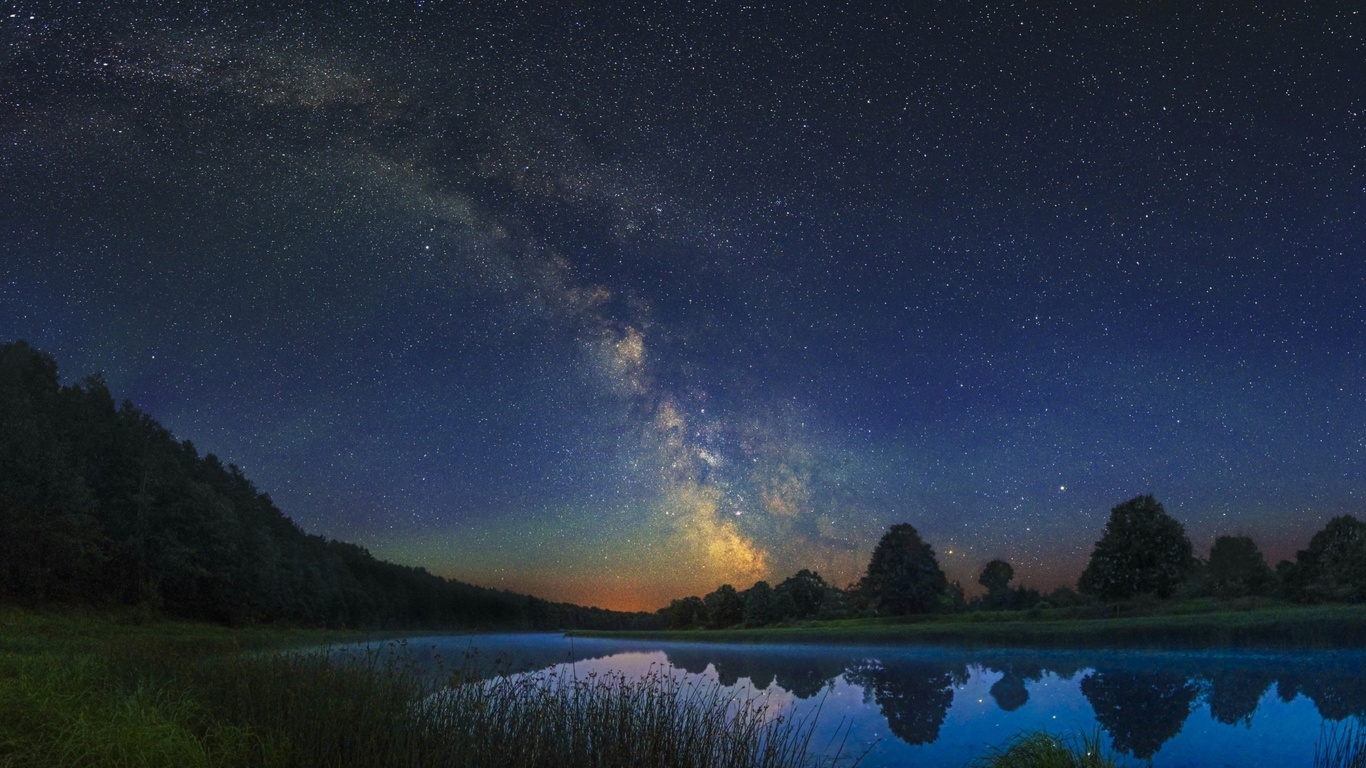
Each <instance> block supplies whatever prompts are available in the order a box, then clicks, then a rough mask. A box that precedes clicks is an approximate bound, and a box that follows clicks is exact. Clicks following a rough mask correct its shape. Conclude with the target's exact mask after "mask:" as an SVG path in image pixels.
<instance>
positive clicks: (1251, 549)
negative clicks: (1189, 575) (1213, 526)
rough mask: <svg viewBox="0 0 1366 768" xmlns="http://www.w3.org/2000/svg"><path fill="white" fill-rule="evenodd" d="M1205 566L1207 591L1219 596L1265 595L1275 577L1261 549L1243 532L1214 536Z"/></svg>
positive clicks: (1268, 591)
mask: <svg viewBox="0 0 1366 768" xmlns="http://www.w3.org/2000/svg"><path fill="white" fill-rule="evenodd" d="M1205 570H1206V576H1207V578H1208V579H1209V587H1210V591H1211V592H1212V593H1214V594H1215V595H1217V596H1219V597H1245V596H1247V595H1265V594H1268V593H1270V591H1271V587H1272V585H1273V584H1274V583H1275V578H1276V575H1275V574H1274V573H1272V572H1271V567H1270V566H1268V565H1267V564H1266V558H1264V557H1262V552H1261V550H1259V549H1257V545H1256V544H1255V543H1254V542H1253V541H1252V539H1250V538H1248V537H1247V536H1220V537H1219V538H1217V539H1215V540H1214V546H1212V547H1210V550H1209V563H1208V564H1207V565H1206V567H1205Z"/></svg>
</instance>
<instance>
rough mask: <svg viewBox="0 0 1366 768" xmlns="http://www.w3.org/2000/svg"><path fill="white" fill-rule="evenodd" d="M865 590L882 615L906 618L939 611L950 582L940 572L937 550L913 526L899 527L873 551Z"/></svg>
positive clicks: (894, 526)
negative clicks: (910, 615)
mask: <svg viewBox="0 0 1366 768" xmlns="http://www.w3.org/2000/svg"><path fill="white" fill-rule="evenodd" d="M862 588H863V589H865V590H866V591H867V593H868V595H869V597H870V599H871V600H872V601H873V604H874V605H875V606H876V607H877V609H878V611H879V612H881V613H883V614H889V615H896V616H904V615H907V614H911V613H925V612H928V611H933V610H936V609H938V608H940V607H941V606H942V605H943V604H944V602H945V600H946V598H947V595H948V589H949V580H948V579H947V578H946V577H945V576H944V572H943V571H941V570H940V569H939V561H938V560H936V559H935V556H934V549H932V548H931V547H930V545H929V544H926V543H925V542H924V541H922V540H921V539H920V534H919V533H917V532H916V530H915V528H913V527H912V526H911V525H909V524H908V523H899V524H897V525H893V526H892V527H891V529H890V530H888V531H887V533H886V534H884V535H883V536H882V540H881V541H879V542H878V543H877V546H876V547H875V548H874V549H873V557H872V559H871V560H870V561H869V562H868V572H867V575H865V576H864V577H863V585H862Z"/></svg>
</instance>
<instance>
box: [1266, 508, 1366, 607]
mask: <svg viewBox="0 0 1366 768" xmlns="http://www.w3.org/2000/svg"><path fill="white" fill-rule="evenodd" d="M1277 571H1278V572H1279V573H1280V574H1281V576H1282V578H1283V579H1284V580H1285V589H1286V593H1287V594H1288V595H1289V596H1290V597H1291V598H1293V599H1295V600H1300V601H1303V602H1327V601H1343V602H1360V601H1362V600H1366V523H1363V522H1361V521H1360V520H1357V519H1356V518H1355V517H1352V516H1351V515H1342V516H1339V517H1335V518H1333V519H1332V520H1329V521H1328V525H1326V526H1324V528H1323V530H1321V531H1319V532H1318V533H1316V534H1314V537H1313V538H1312V539H1310V540H1309V547H1308V548H1306V549H1302V550H1300V551H1299V552H1296V553H1295V562H1294V563H1288V562H1283V563H1281V564H1280V565H1278V566H1277Z"/></svg>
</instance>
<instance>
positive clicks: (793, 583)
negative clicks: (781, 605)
mask: <svg viewBox="0 0 1366 768" xmlns="http://www.w3.org/2000/svg"><path fill="white" fill-rule="evenodd" d="M829 588H830V586H829V585H828V584H826V583H825V579H822V578H821V575H820V574H819V573H816V572H815V571H810V570H807V569H805V568H803V569H801V570H800V571H797V572H796V573H794V574H792V575H791V576H788V577H787V578H786V579H783V581H782V583H780V584H779V585H778V586H777V587H775V588H774V591H775V592H777V593H779V594H782V593H786V594H787V595H789V596H791V598H792V608H793V612H792V615H790V616H785V617H784V618H788V619H810V618H815V616H816V615H817V614H819V613H820V609H821V602H822V601H823V600H824V599H825V594H826V591H827V590H828V589H829ZM779 599H780V600H781V599H782V598H779Z"/></svg>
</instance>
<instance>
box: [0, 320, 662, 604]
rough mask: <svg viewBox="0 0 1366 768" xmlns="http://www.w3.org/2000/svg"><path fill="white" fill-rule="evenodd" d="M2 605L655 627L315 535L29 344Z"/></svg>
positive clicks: (4, 380) (1, 393) (14, 391)
mask: <svg viewBox="0 0 1366 768" xmlns="http://www.w3.org/2000/svg"><path fill="white" fill-rule="evenodd" d="M244 418H249V415H244ZM0 600H6V601H14V602H19V603H23V604H28V605H43V604H51V603H73V602H82V603H93V604H129V605H136V604H146V605H150V606H152V607H154V608H157V609H160V610H162V611H164V612H165V613H168V614H171V615H174V616H181V617H186V618H198V619H208V620H213V621H220V622H227V623H245V622H260V621H278V620H288V621H295V622H303V623H308V624H325V625H329V626H347V627H433V628H436V627H501V628H525V629H545V628H561V627H567V628H568V627H582V628H590V627H591V628H601V629H607V628H649V627H651V626H653V625H654V622H656V621H657V619H656V617H654V616H652V615H648V614H627V613H618V612H613V611H605V610H600V609H594V608H583V607H580V606H574V605H567V604H562V603H549V602H546V601H543V600H540V599H537V598H533V597H529V596H526V595H517V594H513V593H509V592H502V591H498V590H491V589H486V588H483V587H477V586H473V585H470V584H463V583H460V582H456V581H450V580H447V579H443V578H441V577H438V576H434V575H432V574H430V573H428V572H427V571H425V570H424V569H421V568H412V567H408V566H403V565H397V564H394V563H389V562H385V561H382V560H378V559H376V558H375V557H373V556H372V555H371V554H370V553H369V552H367V551H366V550H365V549H363V548H361V547H358V546H356V545H354V544H348V543H345V542H339V541H332V540H328V539H324V538H323V537H321V536H315V535H309V534H306V533H305V532H304V531H303V530H301V529H300V528H299V526H298V525H296V524H295V523H294V522H293V521H292V520H290V519H289V518H288V517H286V516H285V515H284V513H282V512H281V511H280V510H279V509H278V508H277V507H276V506H275V504H274V503H273V502H272V501H271V499H270V497H269V496H268V495H266V494H264V493H261V492H260V491H258V490H257V489H256V487H255V486H254V485H252V483H251V481H250V480H248V479H247V478H246V477H245V476H244V475H243V474H242V472H241V471H240V470H239V469H238V468H237V467H236V466H234V465H232V464H228V465H226V466H225V465H224V464H223V463H222V462H221V461H220V460H219V459H218V458H217V457H216V456H214V455H213V454H208V455H205V456H200V455H199V452H198V451H197V450H196V449H195V447H194V445H192V444H191V443H190V441H188V440H185V441H177V440H176V439H175V437H174V436H173V435H172V434H171V433H170V431H168V430H167V429H166V428H164V427H162V426H161V425H160V424H158V423H157V421H156V420H155V419H153V418H152V417H151V416H149V415H147V414H145V413H142V412H141V411H139V410H138V409H137V408H135V407H133V405H132V404H131V403H129V402H127V401H125V402H124V403H123V405H121V406H116V405H115V402H114V398H113V397H112V396H111V395H110V393H109V390H108V388H107V387H106V386H105V384H104V382H103V381H102V380H101V379H100V378H99V377H98V376H92V377H89V378H87V379H85V380H84V381H82V382H80V383H78V384H74V385H72V386H62V385H61V384H60V381H59V379H58V375H57V364H56V362H55V361H54V360H53V359H52V358H51V357H50V356H48V355H45V354H43V353H41V352H39V351H37V350H35V349H33V348H32V347H30V346H29V345H28V344H26V343H25V342H22V341H20V342H16V343H13V344H6V345H4V346H3V347H0Z"/></svg>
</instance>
